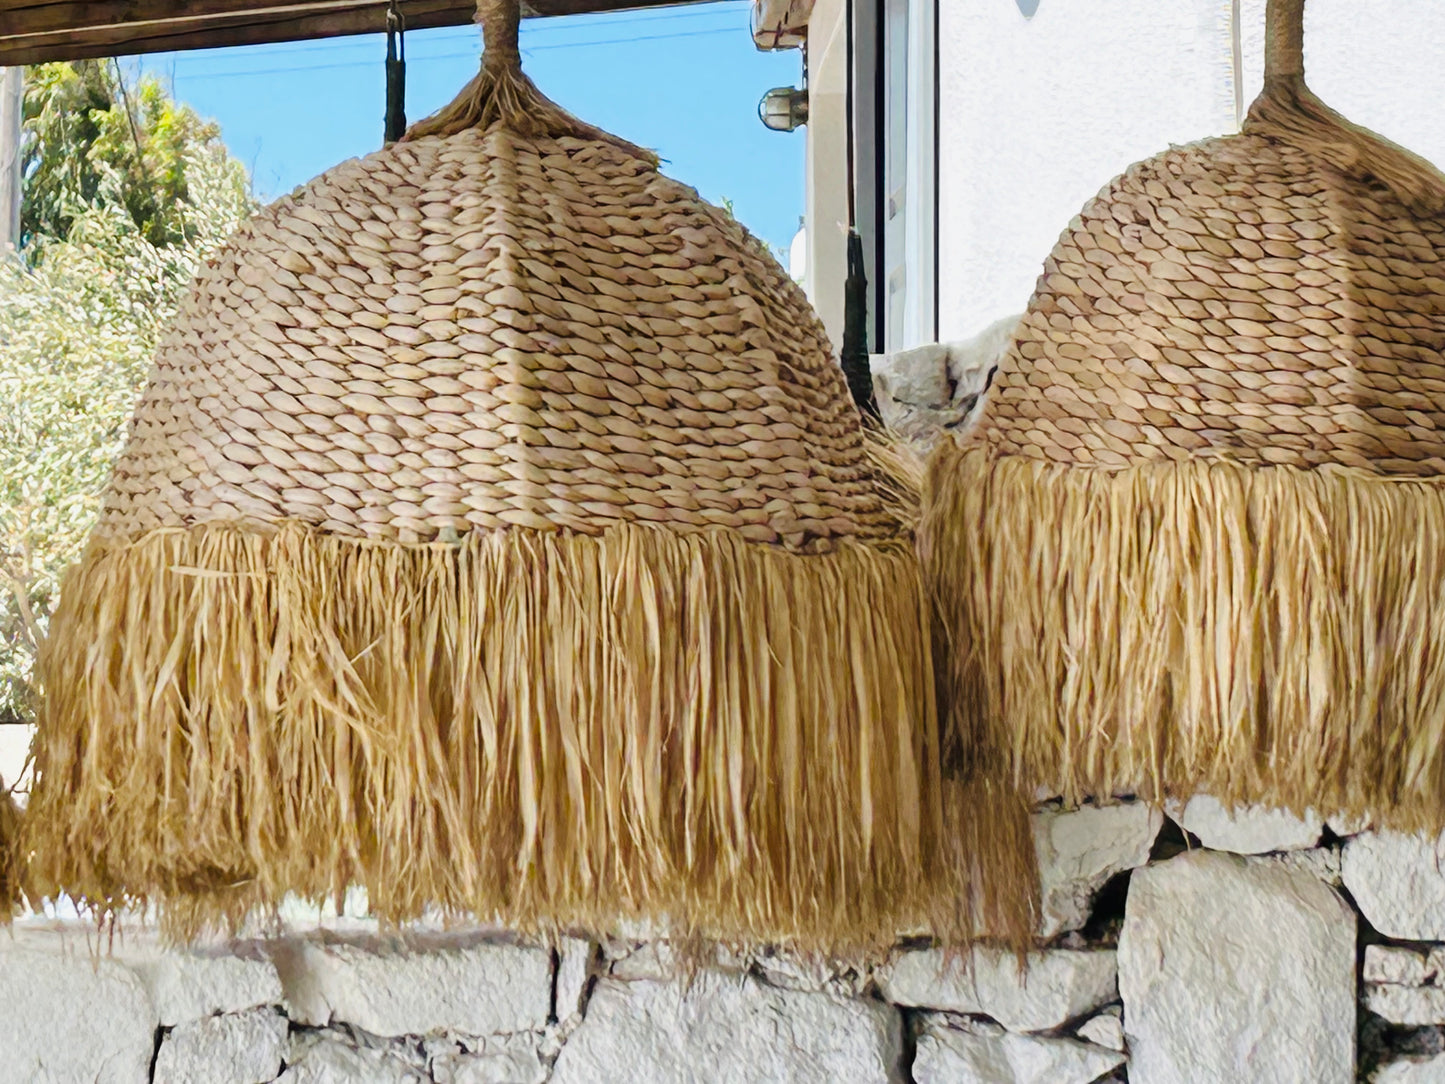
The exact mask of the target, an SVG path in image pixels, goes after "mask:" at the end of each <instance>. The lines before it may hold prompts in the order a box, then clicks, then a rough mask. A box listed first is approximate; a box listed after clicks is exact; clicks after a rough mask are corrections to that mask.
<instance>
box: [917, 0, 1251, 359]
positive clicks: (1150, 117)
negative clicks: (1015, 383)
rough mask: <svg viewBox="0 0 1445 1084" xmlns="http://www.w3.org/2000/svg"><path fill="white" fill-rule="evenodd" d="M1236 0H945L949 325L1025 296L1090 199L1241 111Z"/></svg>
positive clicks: (991, 316)
mask: <svg viewBox="0 0 1445 1084" xmlns="http://www.w3.org/2000/svg"><path fill="white" fill-rule="evenodd" d="M1229 15H1230V4H1229V2H1228V0H1169V2H1167V3H1161V2H1159V0H1042V3H1041V4H1040V5H1039V8H1038V12H1037V14H1035V15H1034V17H1033V18H1032V19H1025V18H1024V17H1023V15H1022V14H1020V11H1019V8H1018V6H1017V5H1016V4H1015V3H1014V2H1013V0H984V2H974V0H942V3H941V5H940V10H939V56H940V65H939V67H940V86H939V98H940V109H939V118H940V119H939V181H940V184H939V245H940V261H939V263H940V269H939V270H940V275H939V325H940V326H939V333H940V338H942V339H943V340H945V341H947V340H949V339H959V338H964V337H967V336H969V335H972V334H974V333H976V332H978V331H979V330H981V329H982V328H983V327H985V326H987V325H988V324H990V323H992V322H993V321H994V320H996V319H998V318H999V317H1000V316H1004V315H1006V314H1008V313H1011V312H1018V311H1020V310H1021V309H1022V308H1023V307H1024V305H1025V303H1026V302H1027V301H1028V297H1029V295H1030V293H1032V291H1033V286H1034V281H1035V279H1036V278H1037V277H1038V273H1039V268H1040V265H1041V264H1042V263H1043V259H1044V256H1045V255H1047V253H1048V251H1049V249H1050V248H1052V247H1053V244H1054V242H1055V241H1056V240H1057V238H1058V236H1059V233H1060V231H1061V230H1062V229H1063V228H1064V226H1065V225H1066V224H1067V223H1068V221H1069V220H1070V219H1071V218H1072V217H1073V216H1074V215H1075V214H1077V213H1078V210H1079V208H1080V207H1081V206H1082V205H1083V203H1084V201H1085V200H1087V199H1088V198H1089V197H1090V196H1092V195H1094V194H1095V193H1096V192H1097V191H1098V190H1099V188H1100V187H1101V186H1102V185H1103V184H1104V183H1105V182H1106V181H1108V180H1109V178H1111V177H1113V176H1115V175H1116V174H1118V173H1119V172H1121V171H1122V170H1123V169H1124V168H1125V167H1126V166H1127V165H1129V163H1131V162H1134V161H1137V160H1138V159H1140V158H1146V157H1148V156H1150V155H1152V154H1155V153H1157V152H1158V151H1160V150H1162V149H1163V148H1164V147H1166V146H1167V145H1168V144H1169V143H1170V142H1175V143H1180V142H1185V141H1187V140H1190V139H1198V138H1200V137H1202V136H1207V135H1211V134H1214V133H1218V132H1223V131H1227V130H1228V129H1229V128H1230V127H1232V125H1233V123H1234V115H1235V114H1234V89H1233V87H1234V82H1233V71H1232V68H1233V65H1232V60H1231V55H1232V54H1231V49H1230V36H1229V25H1230V24H1229Z"/></svg>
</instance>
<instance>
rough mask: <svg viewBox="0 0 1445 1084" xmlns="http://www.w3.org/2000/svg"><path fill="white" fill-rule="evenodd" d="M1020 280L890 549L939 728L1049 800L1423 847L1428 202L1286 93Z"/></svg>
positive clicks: (1095, 209) (1402, 175)
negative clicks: (1152, 806) (1031, 289)
mask: <svg viewBox="0 0 1445 1084" xmlns="http://www.w3.org/2000/svg"><path fill="white" fill-rule="evenodd" d="M1269 20H1270V23H1269V33H1268V42H1267V50H1268V58H1267V75H1266V80H1265V89H1264V92H1263V94H1262V95H1261V97H1260V98H1259V100H1258V101H1256V102H1255V103H1254V106H1253V107H1252V109H1251V111H1250V114H1249V118H1248V120H1247V122H1246V123H1245V125H1244V128H1243V131H1242V132H1241V133H1240V134H1239V135H1235V136H1230V137H1226V138H1222V139H1211V140H1206V141H1204V142H1201V143H1196V144H1192V145H1188V146H1182V147H1176V148H1174V149H1171V150H1170V151H1168V152H1166V153H1164V154H1162V155H1160V156H1159V157H1157V158H1154V159H1151V160H1149V161H1147V162H1143V163H1141V164H1138V165H1135V166H1133V167H1132V168H1130V169H1129V170H1128V171H1127V172H1126V173H1125V174H1124V175H1123V176H1122V177H1120V178H1118V179H1117V180H1115V181H1114V182H1113V183H1112V184H1110V185H1109V186H1108V187H1107V188H1106V189H1105V190H1104V191H1103V192H1102V193H1101V194H1100V195H1099V196H1098V197H1097V198H1096V199H1095V200H1094V201H1092V202H1091V203H1089V204H1088V206H1086V207H1085V208H1084V210H1083V212H1082V213H1081V214H1080V216H1079V217H1078V218H1077V219H1075V221H1074V222H1073V223H1072V224H1071V225H1070V227H1069V228H1068V230H1067V231H1066V232H1065V234H1064V235H1063V238H1062V239H1061V240H1060V242H1059V244H1058V246H1057V247H1056V248H1055V249H1054V252H1053V254H1052V256H1051V257H1050V258H1049V260H1048V262H1047V264H1046V265H1045V269H1044V273H1043V276H1042V277H1041V278H1040V280H1039V284H1038V289H1037V292H1036V293H1035V295H1034V297H1033V300H1032V302H1031V304H1030V307H1029V310H1028V313H1027V315H1026V317H1025V319H1024V321H1023V323H1022V325H1021V327H1020V330H1019V332H1018V335H1017V340H1016V342H1015V344H1014V345H1013V347H1012V349H1011V351H1010V352H1009V353H1008V355H1007V356H1006V358H1005V359H1004V360H1003V362H1002V363H1001V365H1000V367H999V370H998V372H997V374H996V378H995V381H994V386H993V388H992V390H991V391H990V393H989V396H988V399H987V400H986V404H985V407H984V409H983V412H982V415H981V419H980V422H979V424H978V425H977V427H976V428H975V429H974V430H972V431H971V432H970V433H968V434H967V435H966V436H964V437H962V438H960V440H959V442H957V443H951V444H950V445H948V446H945V447H944V448H942V449H941V450H940V451H939V452H938V454H937V457H936V458H935V459H934V460H933V461H932V464H931V467H930V470H929V478H928V482H927V492H926V494H925V512H924V516H925V523H924V525H923V529H922V532H921V544H922V552H923V554H924V562H925V565H926V567H927V574H928V576H929V578H930V580H931V581H932V584H933V587H934V589H935V591H936V593H937V595H938V597H939V599H940V604H941V607H942V611H943V615H944V624H945V625H946V626H947V630H948V632H949V634H950V635H949V642H950V646H949V648H948V649H947V652H946V660H945V662H944V664H943V665H944V666H945V667H946V674H945V680H944V685H945V686H946V687H947V689H948V692H949V699H950V704H949V706H948V708H947V710H948V711H949V712H951V713H952V714H953V715H954V716H955V717H957V718H961V719H964V720H967V721H968V722H970V723H972V724H976V725H977V726H978V727H979V728H980V730H981V732H982V733H983V734H984V735H989V736H991V738H989V739H987V740H992V741H995V742H997V743H999V744H1001V745H1002V746H1003V747H1006V748H1009V749H1011V750H1012V759H1013V764H1014V768H1015V771H1016V773H1017V775H1018V777H1019V778H1020V779H1021V780H1022V781H1025V782H1027V783H1029V784H1031V785H1039V786H1044V787H1047V788H1050V789H1051V790H1054V791H1056V792H1060V793H1064V794H1066V795H1068V796H1070V797H1073V798H1079V797H1083V796H1086V795H1107V794H1109V793H1111V792H1120V791H1137V792H1140V793H1143V794H1145V795H1148V796H1150V797H1165V796H1177V797H1186V796H1188V795H1189V794H1191V793H1194V792H1197V791H1201V790H1202V791H1208V792H1211V793H1213V794H1215V795H1216V796H1218V797H1219V798H1221V799H1222V800H1225V801H1228V802H1231V803H1241V802H1264V803H1271V804H1277V805H1283V806H1286V807H1291V808H1294V809H1296V810H1300V809H1304V808H1309V807H1313V808H1314V809H1315V810H1318V811H1319V812H1321V813H1323V814H1332V813H1335V812H1345V813H1350V814H1357V815H1363V814H1368V815H1371V816H1373V817H1374V818H1375V820H1376V822H1377V823H1379V824H1391V825H1396V826H1399V827H1404V828H1410V827H1420V826H1427V827H1431V828H1435V829H1438V828H1440V827H1445V354H1442V350H1445V176H1442V175H1441V174H1440V173H1439V172H1438V171H1437V170H1435V169H1434V168H1433V167H1432V166H1430V165H1429V164H1428V163H1426V162H1425V161H1424V160H1423V159H1420V158H1418V157H1416V156H1414V155H1412V154H1410V153H1409V152H1407V151H1404V150H1401V149H1400V148H1398V147H1396V146H1395V145H1393V144H1391V143H1388V142H1387V141H1385V140H1383V139H1381V138H1380V137H1378V136H1375V135H1374V134H1372V133H1370V132H1367V131H1364V130H1362V129H1360V128H1358V127H1356V126H1354V125H1352V124H1350V123H1349V122H1348V121H1346V120H1344V119H1343V118H1341V117H1340V116H1338V115H1337V114H1335V113H1333V112H1332V111H1330V110H1328V109H1327V108H1325V107H1324V106H1323V105H1322V104H1321V103H1320V102H1319V100H1318V99H1317V98H1315V97H1314V95H1313V94H1311V93H1310V91H1309V90H1308V89H1307V88H1306V86H1305V84H1304V81H1303V60H1302V57H1303V47H1302V46H1303V25H1304V19H1303V0H1272V2H1271V4H1270V5H1269Z"/></svg>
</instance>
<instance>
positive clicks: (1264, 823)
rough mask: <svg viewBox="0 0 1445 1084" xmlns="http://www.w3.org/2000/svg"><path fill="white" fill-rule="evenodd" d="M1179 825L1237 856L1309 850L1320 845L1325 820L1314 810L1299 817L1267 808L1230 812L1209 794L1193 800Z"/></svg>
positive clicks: (1231, 810) (1212, 845)
mask: <svg viewBox="0 0 1445 1084" xmlns="http://www.w3.org/2000/svg"><path fill="white" fill-rule="evenodd" d="M1179 822H1180V827H1182V828H1183V829H1184V830H1185V831H1186V832H1190V833H1192V834H1193V835H1195V836H1198V837H1199V842H1200V843H1202V844H1204V846H1206V847H1208V848H1209V849H1210V850H1211V851H1231V852H1233V853H1234V854H1268V853H1270V852H1271V851H1302V850H1308V849H1309V848H1311V847H1313V846H1315V844H1317V843H1319V841H1320V833H1321V832H1322V831H1323V830H1324V821H1322V820H1321V819H1320V817H1319V816H1318V815H1317V814H1315V812H1314V811H1313V810H1310V811H1308V812H1306V814H1305V816H1303V817H1297V816H1295V815H1294V814H1293V813H1290V812H1289V811H1287V810H1283V809H1270V808H1268V807H1266V806H1240V807H1237V808H1235V809H1227V808H1226V807H1225V806H1224V805H1222V804H1221V803H1220V802H1219V801H1218V800H1217V799H1215V798H1211V797H1210V796H1209V795H1207V794H1198V795H1195V796H1194V797H1193V798H1191V799H1190V800H1189V803H1188V804H1187V805H1186V806H1185V807H1184V812H1183V814H1182V815H1181V816H1180V817H1179Z"/></svg>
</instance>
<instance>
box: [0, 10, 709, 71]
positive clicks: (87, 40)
mask: <svg viewBox="0 0 1445 1084" xmlns="http://www.w3.org/2000/svg"><path fill="white" fill-rule="evenodd" d="M678 2H687V0H524V3H523V5H522V9H523V14H524V15H528V16H548V15H582V14H587V13H591V12H601V11H620V10H623V9H627V8H646V7H663V6H667V5H669V4H673V3H678ZM399 4H400V8H401V12H402V14H403V16H404V17H405V19H406V26H407V29H409V30H425V29H429V28H433V27H439V26H461V25H463V24H465V23H468V22H470V21H471V19H472V13H473V12H474V11H475V10H476V9H475V3H474V0H399ZM386 9H387V2H386V0H294V2H291V3H286V2H283V0H277V2H271V3H268V2H266V0H90V2H83V0H0V67H8V66H15V65H21V64H39V63H42V62H44V61H47V60H83V59H87V58H92V57H107V56H129V55H131V54H134V53H160V52H169V51H171V50H180V49H210V48H216V47H218V46H223V45H262V44H268V43H271V42H280V41H304V40H308V39H313V38H330V37H337V36H340V35H343V34H369V33H379V32H381V31H383V30H385V29H386Z"/></svg>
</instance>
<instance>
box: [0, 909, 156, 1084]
mask: <svg viewBox="0 0 1445 1084" xmlns="http://www.w3.org/2000/svg"><path fill="white" fill-rule="evenodd" d="M156 1025H157V1019H156V1011H155V1007H154V1006H153V1005H152V1004H151V1000H150V998H149V997H148V996H147V995H146V992H145V988H144V987H143V986H142V985H141V981H140V979H138V978H137V977H136V976H135V974H134V973H133V972H131V971H130V970H129V969H128V968H127V967H125V965H124V964H121V963H120V962H118V961H116V960H114V959H111V958H109V957H107V956H106V955H104V952H103V950H99V949H98V948H97V946H95V945H93V944H89V945H88V944H87V943H86V942H85V940H84V939H75V940H73V941H62V940H61V939H59V938H53V939H49V940H48V942H47V943H37V939H34V938H30V937H26V936H24V935H23V934H20V933H17V934H16V935H14V936H12V935H8V934H0V1084H35V1082H40V1084H71V1082H73V1081H84V1082H86V1084H146V1082H147V1081H149V1079H150V1067H151V1058H152V1056H153V1055H154V1053H155V1033H156Z"/></svg>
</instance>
